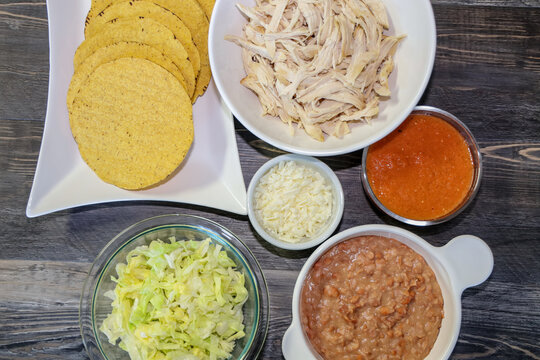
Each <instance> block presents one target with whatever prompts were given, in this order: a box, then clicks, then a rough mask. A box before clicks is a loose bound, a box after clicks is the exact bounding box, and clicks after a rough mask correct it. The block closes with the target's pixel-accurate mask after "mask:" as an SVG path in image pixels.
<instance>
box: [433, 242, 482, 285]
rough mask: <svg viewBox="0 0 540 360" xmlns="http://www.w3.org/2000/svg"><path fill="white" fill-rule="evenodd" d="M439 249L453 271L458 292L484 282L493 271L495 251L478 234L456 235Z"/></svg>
mask: <svg viewBox="0 0 540 360" xmlns="http://www.w3.org/2000/svg"><path fill="white" fill-rule="evenodd" d="M437 251H438V252H439V255H440V256H441V258H442V259H444V260H446V261H447V263H448V265H449V270H451V271H452V272H453V275H454V279H455V284H454V287H455V290H456V293H457V294H461V293H462V292H463V290H465V289H467V288H469V287H471V286H476V285H479V284H481V283H483V282H484V281H486V279H487V278H488V277H489V275H491V272H492V271H493V253H492V252H491V249H490V248H489V246H488V245H487V244H486V243H485V242H484V241H483V240H482V239H480V238H478V237H476V236H473V235H461V236H458V237H455V238H453V239H452V240H450V242H448V244H446V245H445V246H443V247H440V248H439V249H437Z"/></svg>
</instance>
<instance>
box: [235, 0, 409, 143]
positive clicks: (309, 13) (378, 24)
mask: <svg viewBox="0 0 540 360" xmlns="http://www.w3.org/2000/svg"><path fill="white" fill-rule="evenodd" d="M237 8H238V10H239V11H240V12H241V13H242V14H243V15H244V16H245V17H246V18H247V20H248V23H247V24H246V25H245V26H244V29H243V37H238V36H232V35H227V36H226V37H225V39H226V40H229V41H232V42H234V43H235V44H237V45H239V46H240V47H242V49H243V50H242V60H243V63H244V68H245V70H246V73H247V76H246V77H245V78H244V79H242V81H241V84H242V85H244V86H246V87H247V88H249V89H250V90H252V91H253V92H254V93H255V94H256V95H257V96H258V98H259V101H260V102H261V106H262V112H263V113H262V115H263V116H264V115H270V116H274V117H279V118H280V119H281V121H283V122H284V123H286V124H288V125H289V128H290V132H291V134H294V128H293V126H294V125H293V124H297V125H298V128H300V129H304V131H305V132H306V133H307V134H308V135H309V136H311V137H312V138H314V139H316V140H318V141H324V139H325V135H324V134H326V135H329V136H336V137H343V136H344V135H346V134H348V133H349V132H350V129H349V123H350V122H369V121H370V120H371V119H373V118H374V117H375V116H377V114H378V113H379V99H380V98H381V97H383V98H386V97H389V96H390V88H389V85H388V77H389V76H390V73H391V72H392V70H393V68H394V61H393V59H392V56H393V55H394V53H395V51H396V47H397V44H398V43H399V41H400V40H401V39H402V38H403V37H404V36H387V35H385V34H384V33H383V32H384V31H385V30H387V29H388V28H389V22H388V18H387V15H386V9H385V8H384V5H383V4H382V2H381V0H256V6H254V7H253V8H248V7H245V6H243V5H240V4H237Z"/></svg>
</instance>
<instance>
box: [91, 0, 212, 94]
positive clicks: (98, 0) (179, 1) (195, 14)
mask: <svg viewBox="0 0 540 360" xmlns="http://www.w3.org/2000/svg"><path fill="white" fill-rule="evenodd" d="M126 1H132V0H93V1H92V7H91V8H90V11H89V12H88V16H87V23H88V22H90V21H92V20H91V19H92V18H93V17H95V16H96V15H98V14H99V13H101V12H102V11H103V10H104V9H105V8H106V7H107V6H109V4H111V3H118V2H126ZM148 1H150V2H153V3H155V4H157V5H159V6H161V7H163V8H165V9H167V10H169V11H171V12H172V13H174V14H175V15H176V16H178V17H179V18H180V20H182V22H183V23H184V24H185V25H186V27H187V28H188V29H189V31H190V32H191V37H192V38H193V42H194V43H195V46H196V47H197V50H198V51H199V56H200V59H201V70H200V72H199V76H198V78H197V84H196V85H195V92H194V94H193V96H192V100H193V101H195V99H196V98H197V97H198V96H201V95H202V94H204V92H205V91H206V88H207V87H208V84H209V82H210V79H211V78H212V73H211V71H210V61H209V60H208V26H209V24H208V19H207V18H206V15H205V13H204V11H203V10H202V9H201V6H200V5H199V3H198V2H197V1H196V0H148Z"/></svg>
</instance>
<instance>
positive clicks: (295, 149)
mask: <svg viewBox="0 0 540 360" xmlns="http://www.w3.org/2000/svg"><path fill="white" fill-rule="evenodd" d="M226 1H229V0H216V3H215V5H214V9H218V8H219V7H220V4H221V3H222V2H226ZM418 1H419V2H421V3H422V5H423V6H425V7H426V12H427V14H428V16H427V17H426V18H425V21H426V22H427V23H428V27H429V28H430V29H431V32H430V34H429V40H430V49H429V59H428V66H427V68H426V71H424V73H423V75H422V81H421V85H420V87H419V88H418V89H417V92H416V95H415V96H414V100H413V101H411V102H410V104H409V105H408V106H407V108H406V109H403V110H402V112H401V116H400V119H399V120H398V121H394V122H391V123H390V124H388V125H387V126H386V127H385V128H383V129H382V131H380V132H379V133H376V134H373V135H372V136H370V137H368V138H366V139H364V140H363V141H359V142H357V143H354V144H351V145H349V146H344V147H337V148H330V149H318V150H313V149H305V148H302V147H299V146H295V145H291V144H287V143H285V142H283V141H281V140H279V139H276V138H273V137H270V136H268V135H266V134H265V133H263V132H261V131H259V130H258V129H257V128H255V127H254V126H253V125H251V123H250V122H249V121H247V120H246V119H244V118H243V117H242V116H241V115H240V113H241V112H240V111H239V110H238V108H237V107H236V106H235V105H234V102H233V101H232V99H231V97H230V96H229V94H228V93H227V91H226V90H225V89H226V86H225V84H224V81H223V80H222V78H221V76H220V72H219V71H216V69H217V68H218V66H217V63H216V57H217V55H216V54H215V43H216V41H225V40H223V36H224V34H217V31H216V27H217V25H216V24H217V22H218V21H219V20H216V19H219V18H220V17H219V16H217V15H216V16H212V18H211V21H210V26H209V31H208V57H209V62H210V68H211V69H212V75H213V76H212V77H213V79H214V83H215V84H216V87H217V89H218V92H219V94H220V95H221V97H222V99H223V101H224V102H225V104H226V105H227V107H228V108H229V109H230V110H231V112H232V113H233V115H234V117H235V118H236V119H237V120H238V121H239V122H240V123H242V125H243V126H244V127H245V128H246V129H248V130H249V131H250V132H251V133H253V134H254V135H255V136H257V137H258V138H260V139H261V140H263V141H265V142H267V143H268V144H270V145H272V146H275V147H277V148H279V149H281V150H284V151H287V152H290V153H294V154H300V155H308V156H318V157H323V156H335V155H343V154H348V153H351V152H354V151H357V150H361V149H363V148H365V147H366V146H369V145H371V144H373V143H375V142H377V141H379V140H380V139H382V138H383V137H385V136H386V135H388V134H390V133H391V132H392V131H394V130H395V129H396V128H397V127H398V126H399V125H400V124H401V123H402V122H403V121H404V120H405V119H406V118H407V116H408V115H409V114H410V112H411V111H412V110H413V108H414V107H415V106H416V105H417V104H418V102H419V101H420V98H421V97H422V95H423V94H424V91H425V89H426V87H427V85H428V83H429V79H430V78H431V74H432V72H433V66H434V63H435V53H436V49H437V29H436V23H435V15H434V12H433V7H432V5H431V2H430V0H418Z"/></svg>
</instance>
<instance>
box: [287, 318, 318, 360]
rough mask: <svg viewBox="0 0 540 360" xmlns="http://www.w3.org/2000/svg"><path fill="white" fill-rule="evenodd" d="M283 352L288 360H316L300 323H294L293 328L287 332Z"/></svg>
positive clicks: (290, 327)
mask: <svg viewBox="0 0 540 360" xmlns="http://www.w3.org/2000/svg"><path fill="white" fill-rule="evenodd" d="M281 351H282V352H283V356H284V357H285V359H287V360H296V359H302V360H309V359H315V358H314V356H313V353H312V352H311V350H310V349H309V347H308V344H307V343H306V340H305V338H304V334H302V329H301V327H300V324H298V322H296V321H293V322H292V324H291V326H289V328H288V329H287V331H285V335H283V341H282V342H281Z"/></svg>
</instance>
